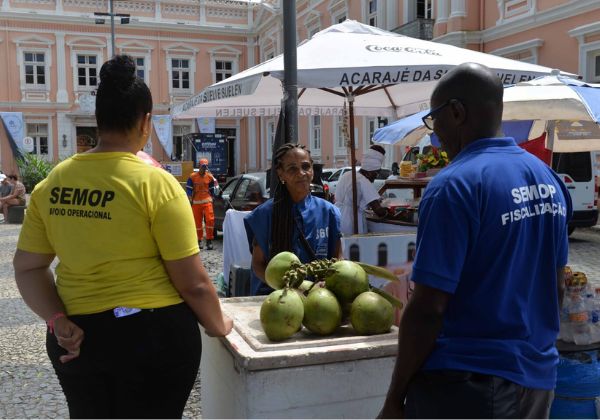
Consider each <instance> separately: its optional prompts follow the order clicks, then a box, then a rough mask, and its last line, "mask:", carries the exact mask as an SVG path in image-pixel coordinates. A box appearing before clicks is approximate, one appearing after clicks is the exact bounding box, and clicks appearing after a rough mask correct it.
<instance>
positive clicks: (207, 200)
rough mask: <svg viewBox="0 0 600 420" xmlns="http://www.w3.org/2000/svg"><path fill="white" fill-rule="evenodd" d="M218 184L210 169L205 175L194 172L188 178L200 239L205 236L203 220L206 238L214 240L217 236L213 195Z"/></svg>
mask: <svg viewBox="0 0 600 420" xmlns="http://www.w3.org/2000/svg"><path fill="white" fill-rule="evenodd" d="M216 186H217V180H216V179H215V177H214V176H213V175H212V174H211V173H210V172H209V171H208V170H207V171H206V172H205V173H204V175H200V172H193V173H192V174H190V177H189V178H188V181H187V186H186V188H187V195H188V197H189V198H190V201H191V203H192V211H193V213H194V221H195V222H196V234H197V236H198V240H202V237H203V229H202V222H203V221H204V223H205V226H206V239H208V240H212V239H214V237H215V232H214V230H215V214H214V212H213V205H212V196H213V194H214V189H215V187H216Z"/></svg>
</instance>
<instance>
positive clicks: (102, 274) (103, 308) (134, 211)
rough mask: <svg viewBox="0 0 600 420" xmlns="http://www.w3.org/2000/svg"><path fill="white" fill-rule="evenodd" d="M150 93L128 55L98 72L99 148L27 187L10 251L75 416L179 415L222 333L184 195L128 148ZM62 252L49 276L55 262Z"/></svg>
mask: <svg viewBox="0 0 600 420" xmlns="http://www.w3.org/2000/svg"><path fill="white" fill-rule="evenodd" d="M151 111H152V97H151V94H150V90H149V89H148V87H147V86H146V85H145V83H144V82H143V80H141V79H139V78H138V77H136V69H135V64H134V62H133V60H132V58H131V57H128V56H116V57H114V58H113V59H112V60H109V61H108V62H106V63H104V65H103V66H102V68H101V70H100V85H99V87H98V92H97V95H96V120H97V124H98V132H99V140H98V145H97V146H96V147H95V148H94V149H92V150H90V151H89V152H87V153H82V154H77V155H75V156H73V157H72V158H70V159H67V160H66V161H64V162H62V163H61V164H59V165H58V166H57V167H56V168H55V169H54V170H53V171H52V172H51V173H50V175H49V176H48V177H47V178H46V179H45V180H44V181H42V182H41V183H39V184H38V185H37V186H36V188H35V189H34V191H33V193H32V195H31V200H30V204H29V207H28V210H27V216H26V218H25V222H24V224H23V228H22V230H21V235H20V237H19V242H18V245H17V248H18V249H17V252H16V254H15V258H14V267H15V278H16V281H17V285H18V287H19V290H20V292H21V295H22V296H23V299H24V300H25V302H26V303H27V305H29V307H30V308H31V309H32V310H33V311H34V312H35V313H36V314H38V315H39V316H40V317H41V318H43V319H44V320H46V323H47V325H48V332H47V336H46V347H47V351H48V355H49V357H50V360H51V361H52V365H53V367H54V369H55V371H56V374H57V376H58V379H59V381H60V383H61V386H62V388H63V392H64V393H65V396H66V398H67V403H68V405H69V413H70V416H71V417H75V418H84V417H87V418H90V417H92V418H131V417H138V418H139V417H142V418H143V417H145V418H151V417H158V418H175V417H181V416H182V414H183V409H184V407H185V404H186V401H187V398H188V396H189V393H190V391H191V389H192V386H193V384H194V381H195V379H196V376H197V372H198V368H199V363H200V353H201V341H200V332H199V329H198V321H199V322H200V323H201V324H202V325H203V326H204V328H205V329H206V332H207V334H208V335H212V336H224V335H226V334H228V333H229V331H230V330H231V328H232V322H231V320H230V319H229V318H227V317H225V316H224V315H223V314H222V313H221V309H220V305H219V301H218V298H217V295H216V293H215V289H214V287H213V285H212V283H211V281H210V279H209V278H208V275H207V273H206V271H205V269H204V266H203V265H202V262H201V261H200V257H199V250H198V243H197V241H196V235H195V226H194V219H193V216H192V212H191V210H190V206H189V203H188V200H187V197H186V194H185V192H184V191H183V189H182V188H181V186H180V185H179V183H178V182H177V181H176V180H175V178H173V177H172V176H171V175H170V174H169V173H167V172H166V171H164V170H161V169H159V168H155V167H152V166H150V165H147V164H146V163H144V162H143V161H142V160H140V159H138V158H137V157H136V156H135V153H136V152H137V151H138V150H140V149H141V148H142V147H143V146H144V144H145V143H146V140H147V138H148V136H149V133H150V121H151V114H150V113H151ZM55 256H56V257H58V260H59V264H58V266H57V267H56V282H55V281H54V280H55V279H54V274H53V272H52V271H51V270H50V264H51V263H52V261H53V260H54V258H55Z"/></svg>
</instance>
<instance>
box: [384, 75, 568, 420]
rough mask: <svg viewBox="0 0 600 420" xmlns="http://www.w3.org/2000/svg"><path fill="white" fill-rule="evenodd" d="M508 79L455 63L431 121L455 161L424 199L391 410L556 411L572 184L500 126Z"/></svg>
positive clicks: (435, 414)
mask: <svg viewBox="0 0 600 420" xmlns="http://www.w3.org/2000/svg"><path fill="white" fill-rule="evenodd" d="M503 92H504V90H503V86H502V81H501V80H500V78H498V76H497V75H496V73H495V72H494V71H492V70H490V69H489V68H487V67H485V66H482V65H479V64H473V63H466V64H462V65H460V66H457V67H456V68H455V69H453V70H451V71H450V72H448V73H447V74H446V75H444V76H443V77H442V78H441V79H440V81H439V82H438V84H437V86H436V87H435V89H434V91H433V94H432V95H431V112H430V113H429V114H428V115H427V116H425V117H423V122H424V123H425V125H426V126H427V127H428V128H429V129H433V131H434V132H435V134H437V135H438V136H439V138H440V140H441V143H442V147H443V148H444V150H446V151H447V152H448V157H449V158H450V160H451V161H452V163H451V164H450V165H449V166H447V167H446V168H444V169H442V170H441V171H440V172H439V174H437V175H436V176H435V177H434V178H433V179H432V180H431V182H430V183H429V184H428V186H427V188H426V189H425V192H424V194H423V198H422V200H421V204H420V208H419V226H418V231H417V253H416V256H415V261H414V263H413V267H412V270H413V271H412V280H413V281H414V282H415V289H414V292H413V295H412V297H411V299H410V300H409V302H408V305H407V306H406V309H405V310H404V314H403V316H402V320H401V322H400V328H399V335H398V352H397V356H396V365H395V368H394V372H393V376H392V381H391V385H390V388H389V391H388V394H387V398H386V400H385V405H384V407H383V409H382V411H381V413H380V415H379V416H380V417H382V418H399V417H403V416H405V417H406V418H547V417H548V415H549V411H550V405H551V403H552V400H553V391H552V390H553V389H554V386H555V384H556V369H557V365H558V352H557V350H556V347H555V342H556V338H557V335H558V330H559V310H560V306H561V302H562V294H563V290H564V281H563V268H564V266H565V264H566V263H567V257H568V248H569V242H568V234H567V222H568V220H569V218H570V216H571V213H572V206H571V200H570V196H569V192H568V190H567V189H566V187H565V185H564V184H563V182H562V181H561V179H560V178H559V176H558V175H557V174H556V173H554V171H552V169H550V167H548V166H547V165H546V164H544V163H543V162H542V161H541V160H539V159H538V158H536V157H535V156H533V155H532V154H530V153H527V152H526V151H524V150H523V149H521V148H520V147H518V146H517V144H516V143H515V141H514V139H512V138H505V137H501V122H502V109H503V101H502V100H503Z"/></svg>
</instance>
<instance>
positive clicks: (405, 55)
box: [172, 20, 551, 119]
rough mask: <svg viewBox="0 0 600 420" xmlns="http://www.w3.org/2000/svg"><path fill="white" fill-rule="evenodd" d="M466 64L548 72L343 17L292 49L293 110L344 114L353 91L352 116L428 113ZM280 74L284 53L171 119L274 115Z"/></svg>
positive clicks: (514, 77)
mask: <svg viewBox="0 0 600 420" xmlns="http://www.w3.org/2000/svg"><path fill="white" fill-rule="evenodd" d="M465 62H477V63H481V64H485V65H487V66H488V67H490V68H492V69H494V70H495V71H496V72H497V73H498V75H499V76H500V77H501V78H502V80H503V81H504V83H505V84H510V83H516V82H519V81H524V80H529V79H531V78H533V77H536V76H539V75H542V74H549V73H550V72H551V69H550V68H548V67H543V66H539V65H535V64H530V63H524V62H520V61H515V60H509V59H506V58H503V57H498V56H494V55H490V54H484V53H480V52H477V51H472V50H468V49H463V48H458V47H455V46H452V45H447V44H439V43H435V42H431V41H425V40H421V39H416V38H411V37H407V36H403V35H400V34H396V33H393V32H388V31H384V30H382V29H379V28H374V27H371V26H368V25H364V24H362V23H359V22H356V21H353V20H346V21H344V22H342V23H340V24H337V25H333V26H330V27H329V28H326V29H324V30H322V31H320V32H319V33H317V34H315V35H314V36H313V37H312V38H311V39H310V40H308V41H305V42H303V43H302V44H301V45H299V46H298V49H297V68H298V69H297V80H298V88H299V100H298V108H299V109H298V111H299V114H300V115H315V114H318V115H342V109H343V106H344V102H345V101H346V100H347V97H348V95H349V93H352V97H353V98H354V113H355V114H356V115H363V116H387V117H391V118H393V119H395V118H397V117H399V116H405V115H409V114H412V113H414V112H417V111H419V110H422V109H425V108H428V107H429V95H430V93H431V91H432V90H433V87H434V86H435V84H436V82H437V80H439V79H440V78H441V77H442V76H443V75H444V74H445V73H446V72H448V71H449V70H450V69H452V68H453V67H455V66H457V65H459V64H462V63H465ZM283 77H284V65H283V55H279V56H277V57H275V58H273V59H271V60H269V61H266V62H264V63H261V64H259V65H257V66H254V67H252V68H249V69H247V70H245V71H242V72H240V73H237V74H235V75H233V76H232V77H230V78H228V79H225V80H223V81H221V82H219V83H215V84H213V85H211V86H209V87H207V88H206V89H204V90H203V91H202V92H200V93H198V94H197V95H195V96H193V97H192V98H190V99H189V100H188V101H186V102H184V103H182V104H179V105H176V106H175V107H173V111H172V115H173V117H174V118H177V119H182V118H195V117H201V116H204V117H221V118H235V117H244V116H277V115H278V114H279V107H280V104H281V99H282V96H283V90H282V82H281V81H282V80H283ZM332 93H334V94H332Z"/></svg>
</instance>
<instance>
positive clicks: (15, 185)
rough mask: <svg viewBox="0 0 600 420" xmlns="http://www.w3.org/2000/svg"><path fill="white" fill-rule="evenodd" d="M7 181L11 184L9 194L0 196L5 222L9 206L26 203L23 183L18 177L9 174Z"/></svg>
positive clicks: (0, 205)
mask: <svg viewBox="0 0 600 420" xmlns="http://www.w3.org/2000/svg"><path fill="white" fill-rule="evenodd" d="M8 183H9V184H10V185H11V190H10V194H8V195H6V196H4V197H1V198H0V207H1V208H2V214H3V215H4V221H5V222H6V221H7V220H8V208H9V207H12V206H24V205H25V204H26V199H25V193H26V190H25V185H23V183H22V182H21V181H19V178H18V177H17V176H16V175H9V176H8Z"/></svg>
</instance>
